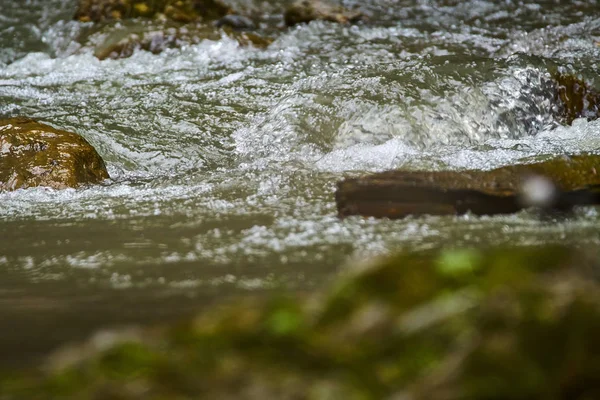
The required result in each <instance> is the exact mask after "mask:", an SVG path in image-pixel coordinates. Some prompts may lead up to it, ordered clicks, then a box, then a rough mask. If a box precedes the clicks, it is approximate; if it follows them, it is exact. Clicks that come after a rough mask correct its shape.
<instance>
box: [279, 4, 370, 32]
mask: <svg viewBox="0 0 600 400" xmlns="http://www.w3.org/2000/svg"><path fill="white" fill-rule="evenodd" d="M283 17H284V20H285V24H286V25H288V26H292V25H296V24H302V23H308V22H310V21H315V20H322V21H331V22H338V23H342V24H346V23H349V22H357V21H359V20H361V19H363V18H364V15H363V14H362V13H361V12H358V11H351V10H347V9H345V8H344V7H342V6H335V5H332V4H329V3H326V2H323V1H320V0H298V1H295V2H294V3H292V4H291V5H290V6H289V7H288V8H287V9H286V10H285V13H284V15H283Z"/></svg>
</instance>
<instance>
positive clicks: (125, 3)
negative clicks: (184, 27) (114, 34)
mask: <svg viewBox="0 0 600 400" xmlns="http://www.w3.org/2000/svg"><path fill="white" fill-rule="evenodd" d="M230 12H231V9H230V8H229V7H228V6H227V5H225V4H224V3H222V2H221V1H219V0H145V1H143V0H80V1H79V6H78V8H77V12H76V14H75V19H78V20H80V21H94V22H100V21H107V20H120V19H127V18H136V17H145V18H155V17H157V16H163V15H164V16H166V17H167V18H169V19H171V20H173V21H180V22H191V21H211V20H216V19H219V18H221V17H223V16H225V15H227V14H229V13H230Z"/></svg>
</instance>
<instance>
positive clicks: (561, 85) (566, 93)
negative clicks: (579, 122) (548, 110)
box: [555, 75, 600, 125]
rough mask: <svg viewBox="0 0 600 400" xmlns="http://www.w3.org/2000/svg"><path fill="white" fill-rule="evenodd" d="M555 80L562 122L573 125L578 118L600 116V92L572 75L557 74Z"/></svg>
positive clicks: (595, 117)
mask: <svg viewBox="0 0 600 400" xmlns="http://www.w3.org/2000/svg"><path fill="white" fill-rule="evenodd" d="M555 81H556V95H555V97H556V100H557V101H558V103H559V104H560V107H559V118H560V119H561V122H564V123H565V124H567V125H571V123H572V122H573V120H575V119H576V118H587V120H588V121H591V120H594V119H597V118H598V117H600V92H598V91H596V90H595V89H594V88H592V87H590V86H589V85H588V84H587V83H585V82H584V81H583V80H582V79H579V78H576V77H574V76H572V75H557V76H556V77H555Z"/></svg>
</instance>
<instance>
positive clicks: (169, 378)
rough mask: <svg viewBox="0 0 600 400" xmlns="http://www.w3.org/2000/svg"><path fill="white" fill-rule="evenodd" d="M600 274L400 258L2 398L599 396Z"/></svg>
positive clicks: (523, 263)
mask: <svg viewBox="0 0 600 400" xmlns="http://www.w3.org/2000/svg"><path fill="white" fill-rule="evenodd" d="M596 256H597V254H596ZM598 268H600V263H599V262H598V261H597V257H594V255H589V257H587V258H586V257H585V251H580V250H577V251H573V250H569V249H565V248H562V247H548V246H546V247H540V248H512V249H505V248H503V249H490V250H484V251H482V250H475V249H448V250H440V251H429V252H427V253H408V254H399V255H396V256H393V257H389V258H387V259H385V260H382V261H380V262H378V263H374V264H371V265H368V266H362V267H360V268H358V267H357V268H355V269H353V270H352V271H351V272H350V273H347V274H345V275H344V276H341V277H340V278H338V282H337V283H335V284H334V285H333V286H332V287H330V288H329V289H328V290H325V291H323V292H322V293H321V294H318V295H314V296H309V297H307V298H305V297H303V298H294V297H291V296H290V297H279V298H272V299H270V300H266V301H265V300H256V301H248V302H245V304H241V305H231V306H228V307H222V308H219V309H216V310H214V311H213V312H211V313H207V314H203V315H201V316H199V317H197V318H196V319H193V320H190V321H187V322H184V323H181V324H179V325H178V326H172V327H163V328H160V329H156V330H152V331H138V332H135V333H133V334H132V333H131V332H130V333H124V334H123V336H119V335H116V336H110V335H109V338H110V340H109V339H106V337H105V338H104V339H103V340H100V339H99V338H95V339H94V340H91V341H90V342H89V343H87V344H84V345H81V346H76V347H73V348H71V349H69V350H68V351H63V352H62V353H61V354H59V355H56V356H54V357H52V358H51V359H50V360H49V362H48V364H47V365H46V368H45V370H44V371H45V372H43V373H42V372H37V373H35V372H22V373H21V374H19V375H18V376H11V377H7V376H4V378H3V379H4V380H3V381H2V382H0V383H1V384H2V386H1V387H2V388H3V389H4V390H3V392H2V395H1V396H0V398H2V399H37V398H68V399H70V398H72V399H98V398H102V399H134V398H147V399H198V398H206V399H214V398H219V399H234V398H235V399H265V398H277V399H338V398H344V399H383V398H389V399H400V398H402V399H429V400H432V399H433V400H436V399H440V400H441V399H565V400H566V399H569V400H571V399H594V398H599V397H600V384H599V383H598V380H597V376H598V374H599V373H600V343H599V342H598V340H597V338H598V335H600V290H599V289H600V287H599V285H598V279H597V277H598V274H597V272H598Z"/></svg>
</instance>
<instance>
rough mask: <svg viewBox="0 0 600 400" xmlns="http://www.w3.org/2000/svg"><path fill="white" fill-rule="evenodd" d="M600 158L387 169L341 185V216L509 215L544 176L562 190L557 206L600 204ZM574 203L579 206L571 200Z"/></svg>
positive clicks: (338, 192) (520, 207)
mask: <svg viewBox="0 0 600 400" xmlns="http://www.w3.org/2000/svg"><path fill="white" fill-rule="evenodd" d="M599 172H600V156H598V155H591V154H590V155H576V156H571V157H566V156H565V157H558V158H554V159H551V160H547V161H542V162H536V163H532V164H522V165H511V166H506V167H502V168H497V169H494V170H491V171H480V170H467V171H403V170H396V171H386V172H381V173H376V174H371V175H367V176H364V177H361V178H354V179H346V180H344V181H341V182H339V183H338V187H337V191H336V203H337V208H338V213H339V215H340V216H341V217H346V216H349V215H363V216H373V217H387V218H403V217H406V216H408V215H421V214H430V215H448V214H464V213H466V212H469V211H470V212H472V213H474V214H477V215H486V214H508V213H513V212H517V211H519V210H520V209H522V208H524V207H526V206H528V204H523V203H522V201H521V196H520V190H521V187H522V185H523V183H524V181H525V180H526V179H528V178H529V177H531V176H542V177H546V178H547V179H549V180H550V181H551V182H553V183H554V185H556V188H557V190H558V191H559V192H560V195H559V197H558V198H557V200H556V202H555V204H552V205H551V206H552V207H555V208H557V209H568V208H569V207H572V206H574V205H577V204H586V202H587V203H594V202H596V201H597V199H598V198H600V196H598V195H597V194H596V192H597V187H596V188H594V190H588V187H589V186H594V185H599V184H600V174H599ZM571 203H573V204H571Z"/></svg>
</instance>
